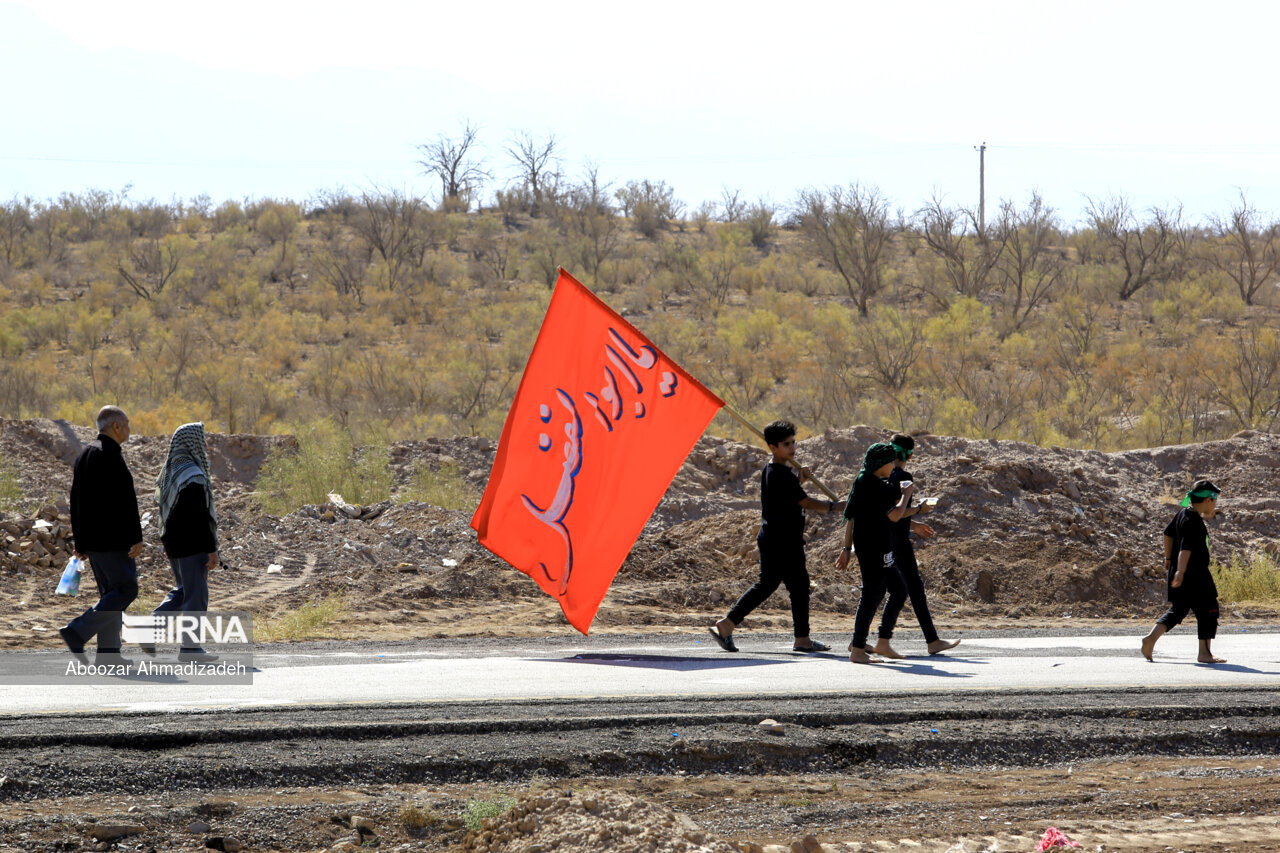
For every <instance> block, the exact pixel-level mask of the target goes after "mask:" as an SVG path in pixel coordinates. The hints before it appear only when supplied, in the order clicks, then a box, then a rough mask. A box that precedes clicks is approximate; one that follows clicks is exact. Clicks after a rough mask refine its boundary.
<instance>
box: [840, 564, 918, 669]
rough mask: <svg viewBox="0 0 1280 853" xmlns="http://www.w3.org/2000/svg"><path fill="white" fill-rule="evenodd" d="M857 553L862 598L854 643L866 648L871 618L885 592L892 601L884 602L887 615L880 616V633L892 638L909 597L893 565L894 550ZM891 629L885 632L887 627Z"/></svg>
mask: <svg viewBox="0 0 1280 853" xmlns="http://www.w3.org/2000/svg"><path fill="white" fill-rule="evenodd" d="M854 553H855V554H856V555H857V557H858V569H859V570H860V571H861V572H862V599H861V600H860V601H859V602H858V612H857V613H856V614H855V615H854V617H853V647H854V648H855V649H862V648H866V645H867V635H868V634H869V633H871V620H872V619H874V618H875V615H876V611H877V610H879V609H880V602H881V601H884V596H885V593H886V592H887V593H889V601H888V602H887V603H886V604H885V606H884V616H883V617H882V618H881V620H880V636H881V637H883V638H884V639H886V640H887V639H889V637H891V636H892V635H893V626H894V625H896V624H897V623H898V613H899V612H901V610H902V605H903V604H904V603H906V600H907V587H906V584H904V583H903V582H902V576H901V575H900V574H898V570H897V568H896V567H895V565H894V560H893V552H892V551H890V552H889V553H887V554H874V553H871V554H868V553H864V552H863V551H855V552H854ZM886 630H887V631H888V633H885V631H886Z"/></svg>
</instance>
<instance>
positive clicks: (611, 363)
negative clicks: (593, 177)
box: [471, 270, 724, 634]
mask: <svg viewBox="0 0 1280 853" xmlns="http://www.w3.org/2000/svg"><path fill="white" fill-rule="evenodd" d="M723 405H724V402H723V401H722V400H721V399H720V398H719V397H717V396H716V395H715V394H712V393H711V392H710V391H708V390H707V389H706V388H704V387H703V386H702V384H701V383H700V382H698V381H697V380H696V379H694V378H693V377H692V376H690V375H689V374H688V373H686V372H685V371H684V370H683V369H682V368H681V367H680V365H678V364H676V363H675V362H674V361H672V360H671V359H669V358H667V357H666V356H665V355H663V354H662V353H661V352H660V351H659V350H658V348H657V347H655V346H654V345H653V344H652V343H651V342H650V341H649V339H648V338H646V337H645V336H644V335H642V334H641V333H640V332H639V331H637V330H636V329H635V328H634V327H633V326H632V325H631V324H630V323H628V322H627V321H626V320H624V319H622V317H621V316H620V315H619V314H617V313H615V312H614V311H613V310H612V309H611V308H609V306H608V305H605V304H604V303H603V302H602V301H600V299H598V298H597V297H596V296H595V294H593V293H592V292H591V291H589V290H587V288H586V287H584V286H583V285H582V284H581V283H579V282H578V281H577V280H576V279H574V278H573V276H571V275H569V274H568V273H567V272H565V271H564V270H561V271H560V280H559V281H558V282H557V283H556V289H555V293H553V294H552V296H551V304H550V306H548V308H547V316H546V318H545V319H544V320H543V321H542V329H541V331H539V332H538V340H537V342H536V343H534V346H533V354H532V355H530V356H529V363H528V365H526V366H525V370H524V377H523V378H522V379H521V380H520V387H519V389H518V390H517V391H516V398H515V402H513V403H512V405H511V411H510V412H508V413H507V422H506V424H504V425H503V427H502V439H501V441H500V442H499V443H498V454H497V456H496V458H495V459H494V462H493V471H492V472H491V473H490V475H489V484H488V486H486V487H485V490H484V497H483V498H481V500H480V507H479V508H478V509H477V510H476V514H475V516H474V517H473V518H472V519H471V526H472V527H474V528H475V529H476V532H477V533H479V534H480V544H481V545H483V546H484V547H486V548H488V549H489V550H490V551H492V552H493V553H494V554H496V555H498V556H499V557H501V558H502V559H504V560H506V561H507V562H508V563H510V564H511V565H513V566H515V567H516V568H517V569H519V570H520V571H522V572H524V573H525V574H526V575H528V576H529V577H531V578H533V579H534V580H535V581H537V582H538V585H539V586H540V587H542V589H543V591H545V592H546V593H547V594H548V595H551V596H554V597H555V598H556V600H557V601H559V602H560V609H561V610H563V611H564V615H565V617H566V618H568V620H569V623H570V624H571V625H573V626H574V627H575V628H577V629H578V630H579V631H581V632H582V633H584V634H585V633H587V631H588V629H589V628H590V627H591V620H592V619H594V618H595V615H596V610H598V609H599V608H600V602H601V601H602V600H604V596H605V593H606V592H608V591H609V584H611V583H612V582H613V577H614V575H616V574H617V573H618V568H619V567H620V566H621V565H622V561H623V560H624V559H626V556H627V554H628V552H630V550H631V546H632V545H633V544H635V541H636V537H638V536H639V535H640V531H641V529H642V528H643V527H644V525H645V523H646V522H647V521H648V520H649V516H651V515H652V514H653V510H654V508H655V507H657V505H658V501H660V500H661V499H662V495H663V493H664V492H665V491H666V490H667V486H669V485H670V484H671V480H672V478H673V477H675V475H676V471H678V470H679V468H680V465H681V463H683V462H684V459H685V457H686V456H688V455H689V451H690V450H692V449H693V445H694V444H695V443H696V442H697V440H698V436H700V435H702V432H703V431H704V430H705V429H706V428H707V424H708V423H710V422H711V419H712V418H713V417H715V414H716V412H717V411H718V410H719V409H720V407H721V406H723Z"/></svg>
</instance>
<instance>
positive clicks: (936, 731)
mask: <svg viewBox="0 0 1280 853" xmlns="http://www.w3.org/2000/svg"><path fill="white" fill-rule="evenodd" d="M929 732H930V733H931V734H935V735H936V734H937V733H938V730H937V729H929Z"/></svg>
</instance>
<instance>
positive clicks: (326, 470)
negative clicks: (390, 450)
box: [256, 421, 391, 515]
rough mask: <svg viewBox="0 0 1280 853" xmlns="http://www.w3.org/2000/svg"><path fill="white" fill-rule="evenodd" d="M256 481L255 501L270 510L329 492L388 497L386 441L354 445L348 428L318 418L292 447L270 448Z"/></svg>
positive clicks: (363, 498)
mask: <svg viewBox="0 0 1280 853" xmlns="http://www.w3.org/2000/svg"><path fill="white" fill-rule="evenodd" d="M256 486H257V490H258V492H257V493H258V502H259V503H261V504H262V508H263V509H264V510H266V511H267V512H268V513H271V514H272V515H285V514H287V513H290V512H292V511H293V510H295V509H297V508H298V507H300V506H305V505H307V504H324V503H327V502H328V500H329V498H328V495H329V493H330V492H337V493H338V494H340V495H342V497H343V499H344V500H346V502H347V503H351V504H372V503H377V502H378V501H383V500H386V499H388V498H389V497H391V467H390V463H389V460H388V458H387V450H386V447H385V446H384V445H382V444H378V443H372V444H365V445H364V446H363V447H360V448H359V449H357V448H356V446H355V442H354V441H353V439H352V436H351V435H350V434H349V433H348V432H346V431H345V430H342V429H339V428H337V427H335V426H334V425H333V424H332V423H330V422H326V421H319V422H316V423H314V424H312V425H310V426H308V427H306V428H304V429H303V430H301V431H300V434H299V435H298V446H297V447H296V448H289V447H282V448H279V449H277V450H275V451H274V452H273V453H272V455H271V457H270V458H269V459H268V460H267V463H266V464H265V465H264V466H263V467H262V472H261V474H259V476H258V480H257V483H256Z"/></svg>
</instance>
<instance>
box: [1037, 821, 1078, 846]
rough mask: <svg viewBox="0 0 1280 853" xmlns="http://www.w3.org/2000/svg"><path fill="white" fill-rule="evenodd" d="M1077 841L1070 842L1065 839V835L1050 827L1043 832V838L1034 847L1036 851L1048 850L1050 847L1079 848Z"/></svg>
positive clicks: (1056, 828) (1054, 827) (1068, 839)
mask: <svg viewBox="0 0 1280 853" xmlns="http://www.w3.org/2000/svg"><path fill="white" fill-rule="evenodd" d="M1079 846H1080V842H1079V841H1072V840H1071V839H1070V838H1067V834H1066V833H1065V832H1063V831H1062V830H1060V829H1058V827H1056V826H1051V827H1049V828H1048V829H1046V830H1045V831H1044V837H1043V838H1041V839H1040V843H1039V844H1037V845H1036V849H1037V850H1048V849H1050V848H1051V847H1079Z"/></svg>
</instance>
